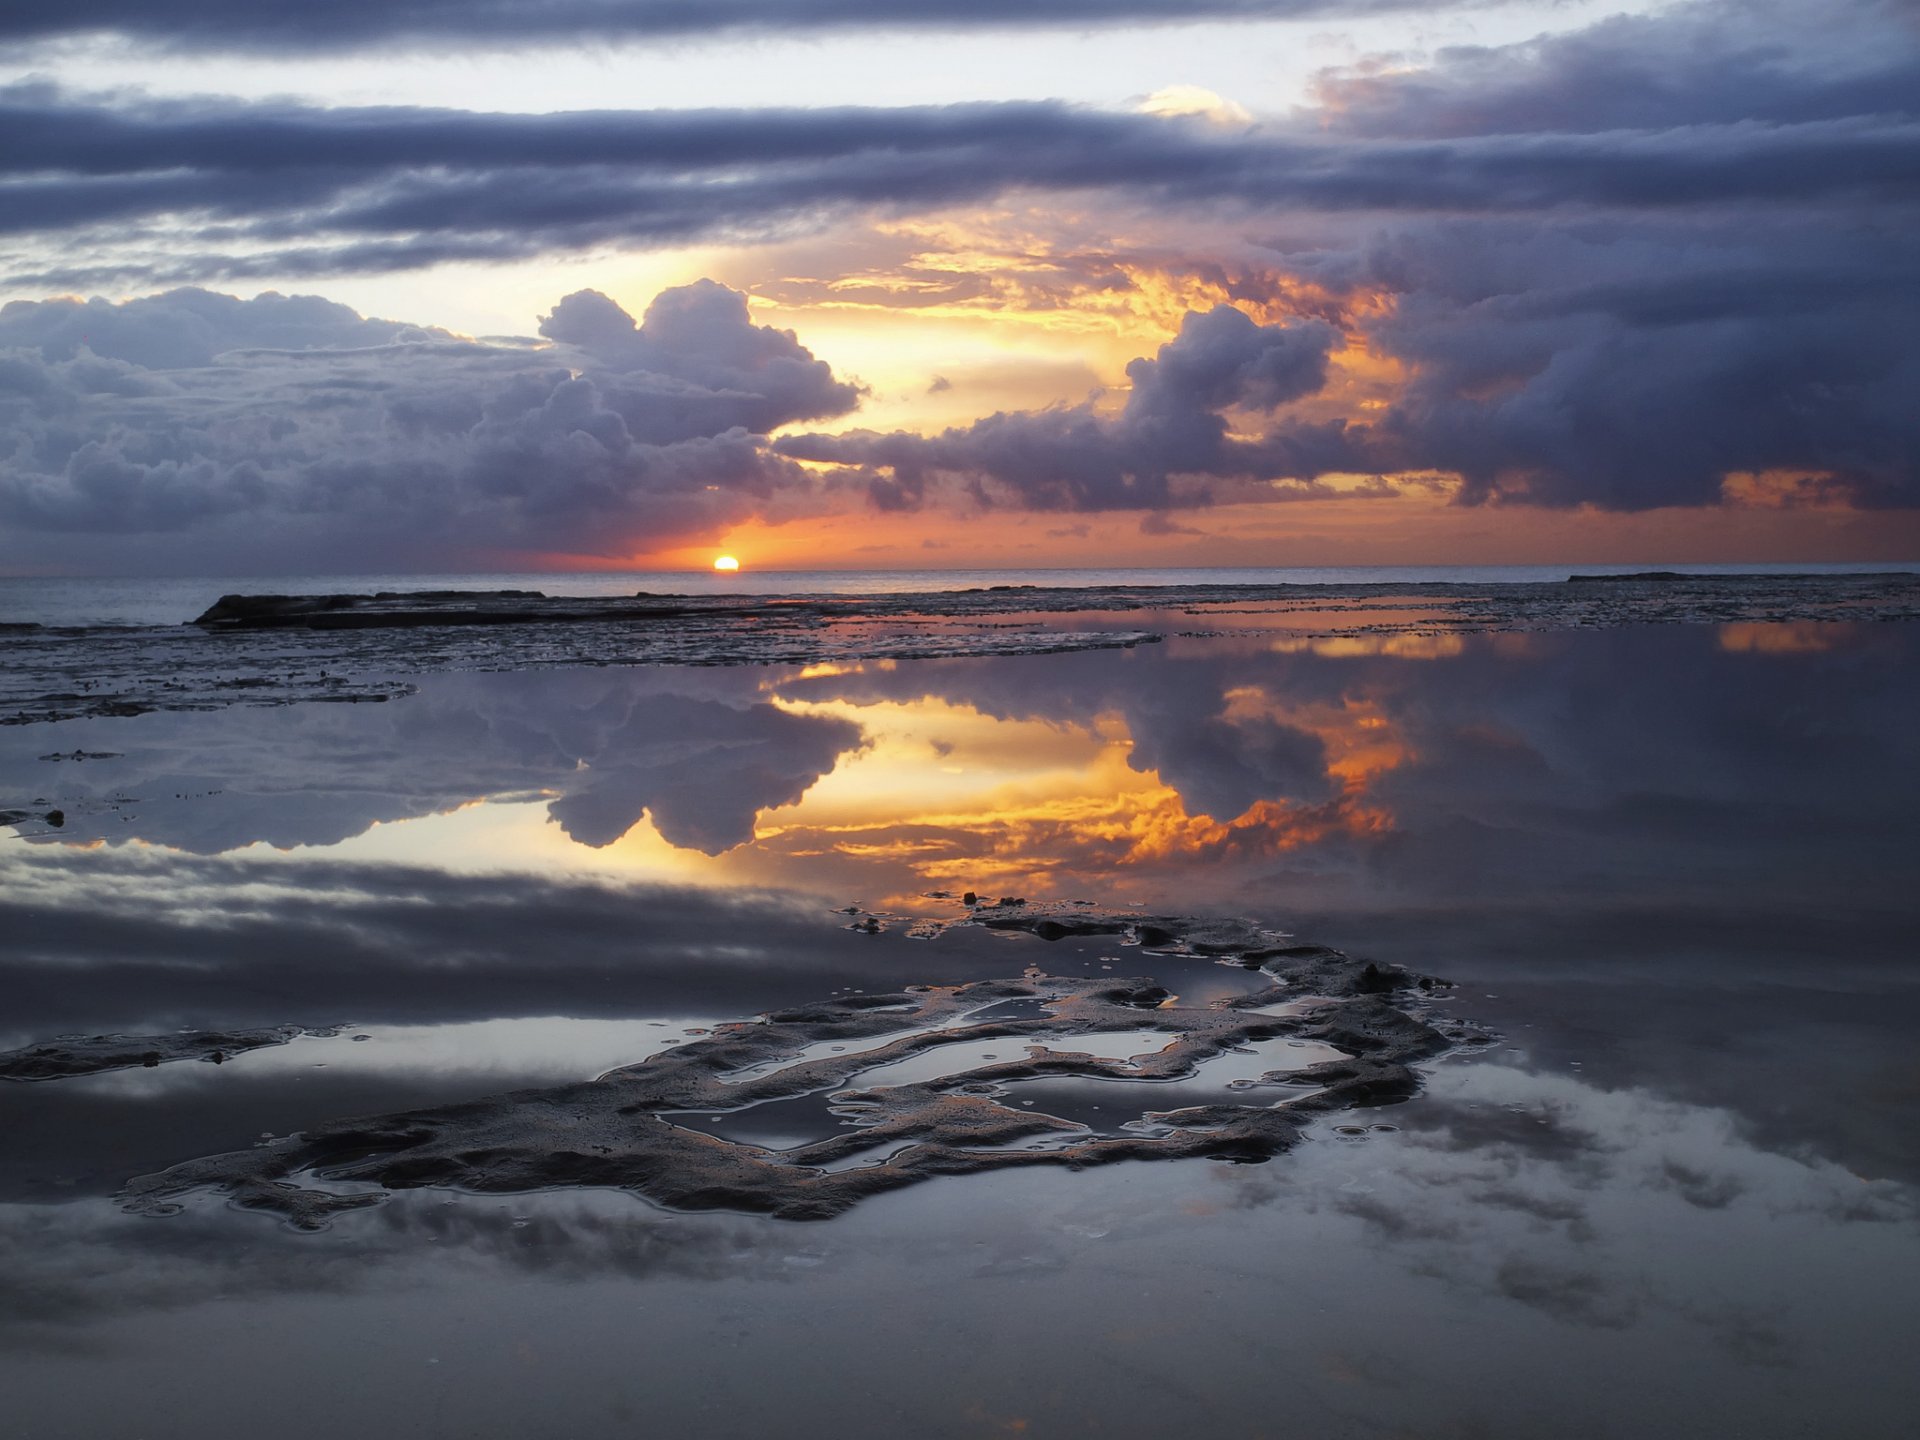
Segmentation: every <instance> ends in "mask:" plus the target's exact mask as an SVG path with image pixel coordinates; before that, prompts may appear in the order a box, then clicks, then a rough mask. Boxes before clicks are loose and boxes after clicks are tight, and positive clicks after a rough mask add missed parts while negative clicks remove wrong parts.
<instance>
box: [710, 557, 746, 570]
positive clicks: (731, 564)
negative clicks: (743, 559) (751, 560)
mask: <svg viewBox="0 0 1920 1440" xmlns="http://www.w3.org/2000/svg"><path fill="white" fill-rule="evenodd" d="M713 568H714V569H716V570H738V569H739V568H740V562H739V561H738V560H736V559H734V558H733V556H731V555H722V556H721V557H720V558H719V559H717V560H715V561H714V562H713Z"/></svg>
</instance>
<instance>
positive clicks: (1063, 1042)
mask: <svg viewBox="0 0 1920 1440" xmlns="http://www.w3.org/2000/svg"><path fill="white" fill-rule="evenodd" d="M1177 1038H1178V1037H1177V1036H1174V1035H1171V1034H1169V1033H1167V1032H1166V1031H1164V1030H1099V1031H1095V1032H1093V1033H1091V1034H1087V1035H1020V1036H1014V1037H1009V1038H1006V1039H1000V1040H971V1041H965V1042H957V1043H955V1044H952V1045H936V1046H934V1047H933V1048H932V1049H930V1050H922V1051H921V1052H920V1053H919V1054H917V1055H909V1056H907V1057H906V1058H905V1059H904V1060H895V1061H893V1062H892V1063H890V1064H886V1065H880V1066H876V1067H875V1068H874V1069H872V1070H863V1071H862V1072H861V1073H860V1074H858V1075H856V1076H854V1077H853V1078H852V1079H851V1080H849V1081H848V1082H847V1087H848V1088H849V1089H857V1090H872V1089H876V1088H879V1087H881V1086H886V1085H923V1084H925V1083H926V1082H927V1081H929V1080H941V1079H945V1078H946V1077H947V1076H949V1075H960V1074H964V1073H965V1072H966V1071H969V1070H977V1069H979V1068H980V1067H981V1066H982V1065H997V1064H1000V1063H1002V1062H1003V1061H1008V1060H1024V1059H1026V1058H1027V1055H1028V1053H1029V1052H1030V1051H1032V1050H1035V1049H1044V1050H1048V1051H1051V1052H1052V1053H1054V1054H1056V1055H1066V1054H1082V1055H1094V1056H1097V1057H1099V1058H1100V1059H1102V1060H1132V1059H1134V1058H1136V1057H1137V1056H1141V1055H1152V1054H1154V1053H1155V1052H1156V1051H1160V1050H1164V1049H1166V1048H1167V1046H1169V1045H1171V1044H1172V1043H1173V1042H1174V1040H1175V1039H1177Z"/></svg>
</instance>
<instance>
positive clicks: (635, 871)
mask: <svg viewBox="0 0 1920 1440" xmlns="http://www.w3.org/2000/svg"><path fill="white" fill-rule="evenodd" d="M1911 649H1912V645H1911V641H1910V640H1909V639H1908V638H1907V637H1906V636H1905V634H1904V632H1902V631H1897V630H1892V629H1890V628H1887V627H1871V628H1858V627H1847V626H1836V625H1823V626H1811V625H1803V626H1776V627H1764V626H1752V625H1729V626H1725V627H1721V628H1719V629H1718V630H1715V629H1712V628H1708V627H1668V628H1659V629H1649V630H1614V631H1605V632H1597V633H1571V634H1557V635H1539V634H1532V635H1488V636H1458V635H1417V634H1413V635H1393V636H1375V635H1364V634H1363V635H1355V636H1347V637H1341V638H1333V639H1320V638H1303V637H1299V636H1297V635H1293V634H1289V633H1277V634H1272V635H1264V636H1263V635H1240V636H1238V637H1237V638H1233V639H1213V640H1199V639H1184V640H1176V641H1175V642H1173V643H1170V644H1168V645H1164V646H1149V647H1142V648H1139V649H1136V650H1127V651H1093V652H1086V653H1080V654H1066V655H1056V656H1038V657H1027V658H1022V659H1019V660H1012V661H1004V660H994V659H988V660H958V661H948V662H922V663H899V664H895V663H891V662H887V663H880V664H870V665H864V666H862V665H853V666H823V667H813V668H812V669H809V670H804V671H793V670H771V671H768V670H755V669H717V670H694V671H684V670H683V671H675V670H662V669H648V670H581V671H560V672H544V673H537V674H536V673H521V674H460V675H445V676H430V677H426V678H425V679H424V680H423V682H422V686H421V693H420V694H419V695H418V696H416V697H414V698H411V699H408V700H404V701H401V702H396V703H393V704H389V705H382V706H304V707H295V708H293V709H291V710H281V711H250V710H242V709H236V710H229V711H223V712H219V713H216V714H211V715H181V714H153V715H145V716H140V717H137V718H135V719H132V720H95V721H84V722H71V723H68V724H65V725H60V726H33V727H17V728H15V729H12V730H10V731H7V732H5V733H4V734H0V795H4V796H7V797H11V798H9V799H8V800H7V801H6V802H5V803H12V804H16V805H18V806H20V807H21V808H28V802H30V801H35V800H41V801H47V802H49V803H51V804H56V805H60V806H61V807H62V808H64V810H65V812H66V816H67V824H66V826H65V827H64V829H63V830H61V831H59V832H49V831H46V830H45V827H43V826H36V825H32V824H29V825H27V826H24V827H22V828H23V830H25V831H27V832H29V833H31V832H33V831H35V830H39V831H40V832H41V833H40V836H39V838H42V839H45V840H49V841H53V840H65V841H69V842H72V841H83V840H90V839H104V840H106V841H108V842H109V843H119V842H132V841H138V842H144V843H146V844H150V845H156V846H164V847H172V848H178V849H184V850H188V851H192V852H197V853H203V854H212V853H221V852H227V851H234V850H241V849H245V848H246V847H248V846H250V845H260V846H271V847H276V848H279V849H287V850H296V851H311V850H313V849H314V848H315V847H332V849H333V852H334V853H335V854H338V855H340V856H343V857H352V858H355V859H369V860H380V861H405V862H408V863H428V864H433V865H439V866H446V867H452V868H457V869H464V870H474V869H493V868H501V867H505V868H514V869H530V870H534V871H538V872H543V873H549V874H552V873H566V872H573V871H600V872H610V873H613V874H619V875H652V876H655V877H658V878H672V879H676V880H696V881H702V882H708V883H718V884H723V885H725V884H741V883H751V884H771V885H780V886H799V887H807V888H824V889H826V890H828V891H830V892H831V893H835V894H840V895H843V896H844V897H845V898H848V899H865V900H867V901H869V902H871V903H893V904H902V903H905V902H907V901H908V900H910V899H911V897H913V896H915V895H916V894H918V893H919V892H921V891H924V890H926V889H928V888H949V889H969V888H973V889H978V890H980V891H982V892H988V891H991V892H994V893H1004V892H1008V891H1019V892H1021V893H1031V894H1039V895H1054V896H1062V897H1070V896H1080V895H1086V894H1095V895H1102V896H1105V895H1106V894H1107V893H1108V886H1109V884H1110V883H1111V881H1112V880H1113V878H1114V877H1116V876H1117V877H1119V878H1120V880H1121V882H1122V885H1123V888H1125V889H1126V890H1127V891H1128V895H1129V897H1132V898H1148V899H1154V900H1156V902H1164V901H1165V900H1166V899H1168V898H1171V897H1178V898H1179V899H1180V900H1181V901H1182V903H1185V904H1189V905H1191V904H1194V903H1202V904H1215V905H1221V906H1225V907H1229V908H1238V907H1240V906H1241V905H1242V904H1243V902H1242V901H1241V900H1240V899H1239V897H1240V896H1241V895H1242V894H1244V893H1245V891H1246V888H1247V887H1248V886H1250V885H1257V886H1259V887H1261V890H1262V893H1264V894H1268V895H1271V896H1274V897H1275V898H1276V900H1277V901H1278V902H1279V903H1281V904H1283V905H1286V906H1289V907H1291V906H1294V905H1299V904H1306V905H1309V906H1318V907H1325V906H1327V905H1330V904H1334V903H1357V902H1361V901H1364V902H1365V903H1367V904H1370V905H1374V906H1380V905H1388V906H1407V905H1418V904H1421V903H1426V902H1428V901H1430V900H1433V899H1435V898H1438V897H1444V898H1446V899H1449V900H1456V899H1461V898H1467V897H1470V898H1472V899H1474V900H1476V901H1478V902H1481V903H1492V902H1495V901H1500V902H1507V901H1511V900H1514V899H1516V898H1524V897H1525V896H1527V895H1529V894H1532V893H1535V892H1537V891H1538V890H1540V889H1541V888H1542V887H1548V886H1550V887H1552V888H1553V889H1555V890H1557V891H1559V892H1560V893H1562V894H1563V895H1581V896H1586V897H1589V898H1597V897H1620V896H1623V895H1629V894H1631V895H1634V896H1636V897H1640V898H1645V897H1646V896H1647V895H1649V894H1660V895H1666V896H1681V895H1689V896H1698V895H1699V894H1701V893H1703V892H1706V891H1711V892H1712V893H1714V894H1715V895H1716V896H1719V897H1720V898H1722V899H1725V898H1727V897H1728V896H1730V895H1734V894H1737V893H1739V892H1740V891H1742V890H1743V889H1747V888H1752V889H1753V890H1754V891H1755V892H1756V894H1757V895H1760V896H1764V897H1766V898H1767V899H1769V900H1775V901H1777V900H1778V899H1779V898H1780V897H1781V895H1782V891H1783V887H1784V888H1785V889H1786V890H1787V891H1791V892H1793V893H1797V894H1803V895H1806V896H1808V897H1819V898H1821V899H1824V900H1832V899H1836V898H1839V897H1840V896H1841V895H1843V894H1847V895H1865V896H1871V895H1875V894H1879V893H1884V892H1885V890H1886V889H1887V888H1889V887H1890V886H1891V885H1892V884H1893V883H1894V880H1895V878H1896V877H1895V876H1894V874H1893V873H1892V872H1891V870H1890V868H1889V867H1890V866H1891V865H1893V864H1894V863H1895V862H1897V861H1898V860H1899V858H1900V856H1901V854H1902V849H1901V847H1902V846H1903V845H1904V846H1905V847H1906V850H1905V854H1907V855H1911V853H1913V845H1912V842H1913V839H1914V821H1913V819H1912V817H1913V815H1914V811H1915V806H1914V801H1915V800H1916V799H1920V795H1916V794H1915V791H1916V790H1917V789H1920V781H1917V780H1916V776H1920V765H1916V764H1915V760H1916V758H1920V757H1916V755H1915V753H1914V751H1915V749H1916V745H1915V742H1914V740H1913V738H1912V736H1913V731H1912V728H1911V727H1910V726H1908V725H1905V724H1904V723H1902V720H1901V717H1902V716H1903V715H1904V714H1905V713H1906V711H1907V708H1908V707H1910V706H1911V704H1912V702H1913V700H1914V699H1915V698H1916V697H1915V693H1914V692H1915V690H1916V688H1920V687H1916V683H1915V681H1914V678H1913V676H1914V670H1913V664H1912V657H1911ZM75 750H79V751H90V752H95V753H99V752H115V756H116V758H111V759H92V760H84V761H73V760H63V761H48V760H43V759H41V758H40V757H41V756H43V755H47V754H50V753H62V754H71V753H72V752H73V751H75ZM482 802H492V803H482Z"/></svg>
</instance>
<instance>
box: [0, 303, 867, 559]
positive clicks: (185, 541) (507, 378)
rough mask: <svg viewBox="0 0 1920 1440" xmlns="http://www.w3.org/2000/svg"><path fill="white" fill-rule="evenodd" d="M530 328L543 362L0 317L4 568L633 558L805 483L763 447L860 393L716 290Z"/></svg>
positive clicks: (215, 321) (522, 346)
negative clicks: (103, 539) (85, 549)
mask: <svg viewBox="0 0 1920 1440" xmlns="http://www.w3.org/2000/svg"><path fill="white" fill-rule="evenodd" d="M542 329H543V331H544V332H545V333H546V335H547V336H548V338H549V339H550V340H551V341H553V342H554V343H552V344H550V345H548V346H545V347H539V348H536V347H535V346H533V345H532V344H530V343H514V342H482V341H473V340H464V339H456V338H454V337H452V336H449V335H446V334H445V333H444V332H437V331H429V330H424V329H421V328H418V327H413V326H407V325H401V324H396V323H394V322H390V321H384V320H369V319H363V318H361V317H360V316H358V315H356V314H354V312H352V311H351V310H349V309H347V308H346V307H344V306H340V305H333V304H330V303H328V302H326V301H323V300H319V299H316V298H313V297H287V296H281V295H277V294H268V295H262V296H260V297H258V298H256V299H254V300H250V301H241V300H236V299H234V298H232V297H230V296H221V295H213V294H209V293H208V292H205V291H199V290H176V291H172V292H169V293H166V294H163V295H156V296H152V297H149V298H146V299H142V300H135V301H129V302H126V303H124V304H120V305H112V304H107V303H105V302H102V301H91V302H85V303H83V302H79V301H73V300H50V301H44V302H38V303H30V302H16V303H13V304H10V305H7V306H6V307H4V309H0V519H4V521H5V522H6V524H7V527H8V528H9V530H11V531H12V532H13V535H14V537H15V540H14V546H13V547H12V548H13V549H14V551H15V553H14V556H13V557H12V558H14V559H16V560H18V559H19V558H20V557H21V555H22V554H23V553H25V554H30V553H34V552H35V551H40V552H42V553H44V550H45V548H46V547H48V546H53V547H54V548H56V549H57V548H59V542H58V541H56V540H54V539H53V538H51V537H57V536H62V535H66V536H95V537H97V536H103V535H112V534H116V533H117V534H125V535H130V536H148V535H153V534H155V533H165V534H168V535H172V536H178V537H180V539H179V543H180V545H181V547H182V548H183V549H184V550H186V551H188V552H192V551H194V550H196V549H199V550H201V551H203V552H204V553H205V554H206V555H207V556H209V557H213V558H212V560H211V561H210V563H225V564H229V565H230V564H232V563H233V562H234V561H235V560H236V559H237V558H245V559H247V560H249V561H255V562H263V563H268V564H277V565H280V566H286V565H291V564H295V563H312V564H316V565H335V566H338V565H342V564H349V563H352V566H353V568H362V569H363V568H365V565H366V563H367V562H369V561H372V562H374V563H411V564H428V565H432V564H442V565H445V564H452V563H456V562H458V561H459V559H460V557H461V556H463V555H465V556H484V555H486V554H489V553H501V552H511V551H550V552H552V551H557V552H565V553H596V554H613V555H619V554H626V553H631V552H632V551H633V550H634V549H638V548H644V547H646V546H648V545H652V544H658V543H661V542H663V541H669V540H672V539H674V538H677V537H680V536H685V535H691V534H697V533H705V532H708V531H711V530H712V529H714V528H715V527H719V526H724V525H726V524H729V523H732V522H734V521H736V520H738V519H741V518H744V517H745V516H746V515H748V514H750V513H753V512H755V511H756V509H757V508H758V507H759V506H760V505H762V504H763V503H764V502H766V501H767V499H768V498H769V497H770V496H771V495H773V494H774V492H776V491H778V490H781V489H783V488H790V487H798V488H801V489H805V488H807V487H808V486H809V485H810V483H811V482H810V481H809V480H808V479H807V477H806V476H805V474H804V472H802V471H801V470H800V469H799V468H798V467H796V466H793V465H791V464H790V463H788V462H786V461H784V460H781V459H779V458H778V457H775V456H772V455H770V454H769V453H768V452H767V451H766V449H765V447H764V445H763V444H762V443H761V440H760V438H759V437H760V436H761V434H763V433H764V432H765V431H767V430H770V429H773V428H775V427H777V426H780V425H784V424H789V423H792V422H794V421H799V420H815V419H823V418H827V417H830V416H833V415H837V414H841V413H844V412H845V411H847V410H850V409H851V408H853V406H854V405H855V404H856V403H857V400H858V396H859V391H858V389H857V388H856V387H855V386H853V385H850V384H847V383H845V382H842V381H839V380H836V379H835V378H834V376H833V374H832V372H831V370H830V369H829V367H828V366H827V365H826V364H825V363H824V362H822V361H819V360H816V359H815V358H814V357H813V356H812V355H811V354H810V353H809V352H808V351H807V350H806V348H805V347H804V346H802V345H801V344H800V343H799V342H798V341H797V340H796V339H795V338H794V337H793V335H792V334H790V333H788V332H786V331H780V330H773V329H768V328H766V327H763V326H757V325H754V324H753V323H751V321H750V320H749V318H748V315H747V307H746V301H745V297H744V296H742V295H740V294H738V293H737V292H734V291H730V290H727V289H725V288H724V287H722V286H719V285H715V284H713V283H711V282H706V281H703V282H701V283H699V284H696V285H691V286H686V287H682V288H679V289H675V290H669V291H666V292H664V293H663V294H662V295H661V296H660V297H659V298H658V299H656V300H655V302H654V304H653V305H652V307H651V308H649V310H648V311H647V314H646V317H645V323H644V324H640V325H636V324H635V323H634V321H633V319H632V318H631V317H630V316H629V315H627V313H626V312H625V311H624V310H622V309H621V308H620V307H619V306H618V305H617V304H615V303H614V302H613V301H611V300H609V299H608V298H607V297H605V296H603V295H598V294H596V293H594V292H591V291H583V292H580V293H578V294H575V295H570V296H568V297H567V298H566V299H564V300H562V301H561V303H560V304H559V305H558V306H556V307H555V309H554V312H553V313H552V314H551V315H550V316H548V317H547V318H546V320H545V321H544V322H543V323H542ZM26 536H35V537H38V538H37V539H34V540H33V541H31V542H28V541H26V540H25V539H24V538H23V537H26ZM65 553H68V554H72V553H75V552H74V551H73V550H72V548H71V547H70V546H69V548H68V549H67V550H66V552H65Z"/></svg>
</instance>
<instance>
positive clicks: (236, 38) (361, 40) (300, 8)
mask: <svg viewBox="0 0 1920 1440" xmlns="http://www.w3.org/2000/svg"><path fill="white" fill-rule="evenodd" d="M1471 3H1473V0H1455V5H1456V6H1459V5H1464V4H1471ZM1431 8H1433V5H1432V0H878V3H876V0H334V3H330V4H327V5H324V6H316V5H308V4H301V3H298V0H185V3H174V4H168V5H165V6H154V5H151V4H144V3H141V0H75V3H73V4H67V5H54V4H45V3H38V4H34V3H29V4H22V5H10V6H8V7H7V8H6V9H4V10H0V38H10V39H15V40H37V39H49V38H52V37H55V36H63V35H87V34H112V35H123V36H128V37H132V38H137V39H140V40H145V41H150V42H158V43H159V44H161V45H164V46H169V47H179V48H190V49H194V50H228V51H232V50H239V51H255V52H258V51H266V52H271V51H276V50H296V51H301V52H307V51H311V50H315V49H321V50H327V49H352V48H356V47H359V46H363V45H370V44H377V43H385V42H393V41H398V42H401V43H406V42H410V41H412V42H425V41H436V42H446V41H452V42H455V43H457V44H461V45H464V46H469V47H472V46H480V45H486V44H507V43H525V42H534V43H540V42H547V43H554V44H578V43H583V42H601V43H604V42H607V41H621V40H646V39H655V38H672V37H679V36H697V35H703V34H711V33H715V32H728V31H759V32H782V31H789V32H790V31H802V32H804V31H817V30H854V29H859V30H873V29H885V28H896V29H898V28H905V29H923V28H926V29H969V30H971V29H988V28H994V29H1007V28H1017V29H1033V28H1037V27H1043V26H1063V27H1079V26H1094V25H1127V24H1164V23H1170V22H1188V23H1190V22H1193V21H1199V20H1275V19H1294V18H1305V17H1312V16H1328V17H1345V18H1352V17H1354V16H1357V15H1371V14H1380V13H1385V12H1391V11H1396V10H1412V9H1421V10H1425V9H1431Z"/></svg>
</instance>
